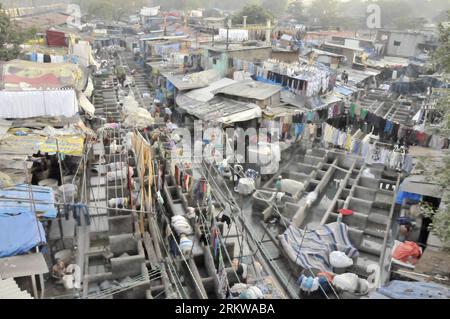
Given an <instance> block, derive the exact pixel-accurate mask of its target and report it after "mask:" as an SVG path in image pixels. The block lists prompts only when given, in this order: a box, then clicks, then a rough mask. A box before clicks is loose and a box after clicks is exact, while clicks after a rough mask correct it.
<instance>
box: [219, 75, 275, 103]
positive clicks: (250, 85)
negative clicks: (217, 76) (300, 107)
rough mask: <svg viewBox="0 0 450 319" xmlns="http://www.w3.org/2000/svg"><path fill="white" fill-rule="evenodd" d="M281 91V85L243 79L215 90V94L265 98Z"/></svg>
mask: <svg viewBox="0 0 450 319" xmlns="http://www.w3.org/2000/svg"><path fill="white" fill-rule="evenodd" d="M280 91H281V86H279V85H272V84H268V83H263V82H258V81H249V80H246V81H241V82H238V83H235V84H232V85H229V86H226V87H224V88H221V89H218V90H216V91H214V93H215V94H226V95H231V96H239V97H243V98H248V99H255V100H265V99H268V98H270V97H271V96H273V95H275V94H277V93H278V92H280Z"/></svg>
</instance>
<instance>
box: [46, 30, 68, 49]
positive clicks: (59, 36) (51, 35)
mask: <svg viewBox="0 0 450 319" xmlns="http://www.w3.org/2000/svg"><path fill="white" fill-rule="evenodd" d="M47 44H48V46H50V47H53V46H54V47H64V46H66V45H67V44H66V35H65V34H64V32H59V31H52V30H48V31H47Z"/></svg>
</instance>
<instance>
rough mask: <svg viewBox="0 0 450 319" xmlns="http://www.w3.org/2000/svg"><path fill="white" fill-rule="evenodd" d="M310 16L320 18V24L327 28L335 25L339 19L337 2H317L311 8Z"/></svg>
mask: <svg viewBox="0 0 450 319" xmlns="http://www.w3.org/2000/svg"><path fill="white" fill-rule="evenodd" d="M308 13H309V16H310V17H312V18H318V19H319V20H320V23H321V24H322V25H325V26H331V25H333V24H335V21H336V17H337V2H336V0H315V1H314V2H313V3H312V4H311V5H310V7H309V10H308Z"/></svg>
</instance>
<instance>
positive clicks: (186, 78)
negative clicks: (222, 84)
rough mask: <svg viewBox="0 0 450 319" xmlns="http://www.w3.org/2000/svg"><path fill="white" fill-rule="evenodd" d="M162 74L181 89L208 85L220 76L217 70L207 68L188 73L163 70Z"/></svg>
mask: <svg viewBox="0 0 450 319" xmlns="http://www.w3.org/2000/svg"><path fill="white" fill-rule="evenodd" d="M161 75H162V76H164V77H165V78H166V79H167V80H168V81H169V82H170V83H172V84H173V85H174V86H175V87H176V88H177V89H178V90H180V91H186V90H193V89H198V88H203V87H206V86H208V84H209V83H211V82H213V81H216V80H218V79H219V77H220V76H219V73H217V71H216V70H206V71H202V72H196V73H191V74H188V75H184V74H171V73H170V72H162V73H161Z"/></svg>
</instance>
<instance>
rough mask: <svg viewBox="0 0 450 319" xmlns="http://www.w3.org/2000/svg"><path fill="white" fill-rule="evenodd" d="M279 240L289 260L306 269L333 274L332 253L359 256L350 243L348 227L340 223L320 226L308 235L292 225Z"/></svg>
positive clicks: (308, 231) (307, 232)
mask: <svg viewBox="0 0 450 319" xmlns="http://www.w3.org/2000/svg"><path fill="white" fill-rule="evenodd" d="M279 238H280V241H281V244H282V246H283V249H284V250H285V252H286V253H287V255H288V256H289V258H290V259H291V260H292V261H293V262H295V263H296V264H297V265H299V266H301V267H303V268H305V269H309V268H311V269H318V270H321V271H328V272H332V270H333V269H332V268H333V267H332V265H331V264H330V259H329V256H330V253H331V252H333V251H342V252H344V253H345V254H346V255H347V256H348V257H350V258H354V257H357V256H358V254H359V253H358V250H357V249H356V248H355V247H353V245H352V243H351V242H350V239H349V237H348V227H347V225H345V224H344V223H340V222H335V223H330V224H326V225H320V226H318V227H317V228H316V229H313V230H307V231H306V234H305V231H304V230H302V229H300V228H297V227H295V226H293V225H291V226H289V228H288V229H287V230H286V231H285V232H284V234H283V235H281V236H279Z"/></svg>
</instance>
